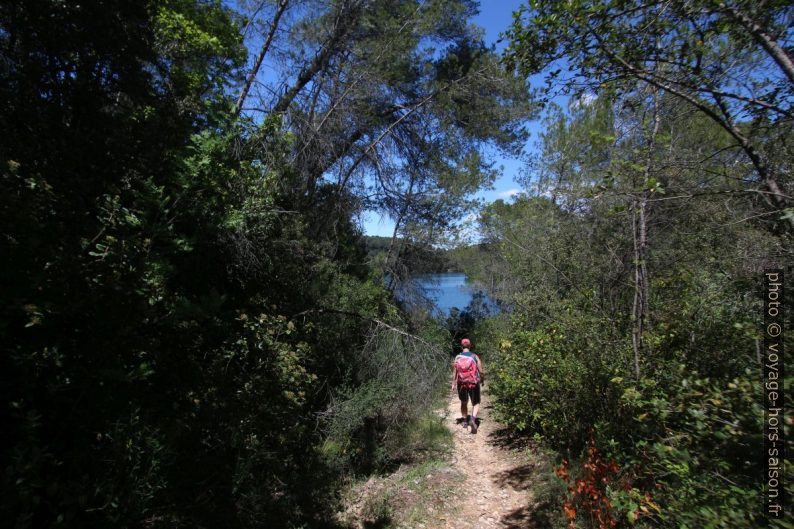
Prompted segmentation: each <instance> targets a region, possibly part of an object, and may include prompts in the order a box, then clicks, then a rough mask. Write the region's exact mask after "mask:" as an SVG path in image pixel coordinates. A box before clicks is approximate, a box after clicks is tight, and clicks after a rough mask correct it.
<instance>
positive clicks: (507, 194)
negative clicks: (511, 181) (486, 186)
mask: <svg viewBox="0 0 794 529" xmlns="http://www.w3.org/2000/svg"><path fill="white" fill-rule="evenodd" d="M519 193H521V190H520V189H508V190H507V191H502V192H501V193H499V194H498V195H497V196H498V197H499V198H512V197H514V196H516V195H517V194H519Z"/></svg>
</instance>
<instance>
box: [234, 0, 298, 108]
mask: <svg viewBox="0 0 794 529" xmlns="http://www.w3.org/2000/svg"><path fill="white" fill-rule="evenodd" d="M287 2H288V0H280V1H279V3H278V6H277V7H276V13H275V14H274V15H273V21H272V22H271V23H270V30H269V31H268V33H267V37H266V38H265V42H264V44H262V48H261V49H260V50H259V55H257V57H256V61H255V62H254V67H253V68H251V71H250V72H249V73H248V76H247V77H246V79H245V84H244V85H243V89H242V91H241V92H240V97H238V98H237V103H236V104H235V105H234V113H235V115H238V116H239V115H240V111H242V109H243V103H245V99H246V98H247V97H248V92H249V91H250V90H251V86H252V85H253V84H254V80H255V79H256V75H257V74H258V73H259V68H260V67H261V66H262V61H263V60H264V59H265V55H267V52H268V50H269V49H270V44H271V43H272V42H273V37H274V36H275V34H276V28H277V27H278V21H279V19H281V15H283V14H284V10H285V9H286V8H287Z"/></svg>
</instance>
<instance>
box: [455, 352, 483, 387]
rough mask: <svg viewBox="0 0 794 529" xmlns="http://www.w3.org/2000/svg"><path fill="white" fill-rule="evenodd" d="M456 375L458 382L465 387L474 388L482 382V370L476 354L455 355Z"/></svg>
mask: <svg viewBox="0 0 794 529" xmlns="http://www.w3.org/2000/svg"><path fill="white" fill-rule="evenodd" d="M455 375H456V379H457V381H458V383H459V384H460V386H461V387H462V388H464V389H472V388H475V387H477V384H479V383H480V370H479V369H478V367H477V360H475V359H474V356H466V355H462V354H459V355H458V356H456V357H455Z"/></svg>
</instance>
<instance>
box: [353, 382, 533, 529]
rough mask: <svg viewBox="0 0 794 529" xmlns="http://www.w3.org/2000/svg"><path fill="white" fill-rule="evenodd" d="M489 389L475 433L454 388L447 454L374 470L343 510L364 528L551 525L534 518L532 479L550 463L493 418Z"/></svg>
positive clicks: (447, 417)
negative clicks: (383, 473)
mask: <svg viewBox="0 0 794 529" xmlns="http://www.w3.org/2000/svg"><path fill="white" fill-rule="evenodd" d="M490 412H491V408H490V405H489V401H488V395H487V392H486V391H483V396H482V403H481V406H480V415H479V419H480V426H479V429H478V431H477V433H476V434H473V433H471V431H470V429H469V428H467V427H464V426H463V425H462V423H461V420H460V402H459V401H458V398H457V395H456V394H455V393H450V396H449V400H448V403H447V406H446V408H445V409H441V410H439V419H440V420H441V421H442V423H443V424H444V425H445V426H446V427H447V428H448V429H449V430H450V431H451V432H452V440H453V445H452V449H451V452H450V454H449V456H448V457H447V458H445V460H444V461H435V462H433V463H431V464H425V465H420V466H419V467H415V468H402V469H400V470H399V471H397V472H396V473H394V474H392V475H391V476H388V477H385V478H372V479H370V480H369V481H367V482H366V483H363V484H361V485H360V486H359V487H357V488H356V489H355V490H354V491H352V495H351V499H352V502H351V504H349V508H348V510H347V513H346V516H345V517H344V518H345V522H346V524H345V525H347V526H351V527H356V528H359V529H368V528H369V529H374V528H384V529H385V528H390V529H392V528H394V529H397V528H406V529H407V528H410V529H518V528H522V529H527V528H542V527H547V525H546V523H544V522H545V520H544V517H543V516H540V517H538V519H536V517H535V516H534V515H535V509H534V505H535V503H536V502H535V499H534V498H533V485H534V484H535V481H536V480H537V479H538V478H539V476H540V475H541V474H542V473H543V472H548V468H543V467H544V466H545V465H544V463H543V462H542V460H541V458H539V457H538V456H536V455H535V454H534V452H533V451H532V449H530V448H529V447H528V446H527V444H526V442H523V443H522V442H521V441H518V440H516V439H515V438H513V437H512V436H511V435H510V434H509V432H508V430H507V429H505V428H504V427H503V426H502V425H500V424H498V423H496V422H495V421H494V420H493V419H492V418H491V414H490Z"/></svg>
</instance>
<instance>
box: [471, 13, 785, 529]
mask: <svg viewBox="0 0 794 529" xmlns="http://www.w3.org/2000/svg"><path fill="white" fill-rule="evenodd" d="M574 7H575V6H573V7H572V9H573V8H574ZM538 23H542V22H538ZM544 23H545V22H544ZM683 110H684V109H683V108H682V105H681V103H680V102H677V101H676V100H675V99H674V98H670V97H667V96H664V95H660V94H659V93H657V92H654V91H653V90H651V89H648V88H647V87H643V86H642V85H639V86H633V87H631V90H630V94H623V95H619V96H618V95H615V94H614V93H609V94H606V95H604V96H601V97H599V98H598V99H596V100H592V101H589V102H587V101H583V100H579V101H577V102H576V103H575V104H572V105H571V107H570V108H569V109H568V111H567V112H564V111H562V110H561V109H558V108H554V107H552V108H551V109H550V111H549V114H548V117H547V121H546V122H547V125H548V126H547V128H546V131H545V132H544V133H543V135H542V137H541V142H540V144H539V147H540V148H541V150H542V153H543V155H542V156H539V157H537V158H536V159H534V160H532V161H531V164H532V165H531V166H530V170H531V172H530V176H531V178H527V179H525V181H524V182H523V184H524V186H525V189H526V191H527V195H526V196H523V197H519V198H517V199H516V200H515V201H514V202H513V203H504V202H499V201H497V202H495V203H493V204H492V205H490V206H489V207H487V208H486V209H485V211H484V212H483V214H482V227H483V228H484V230H485V233H486V240H485V241H484V244H483V245H482V246H483V247H487V248H488V249H489V250H491V252H492V253H491V254H490V255H487V254H485V255H481V257H480V258H471V259H470V261H469V263H467V264H468V266H469V267H470V268H471V269H472V275H473V276H474V277H475V278H476V279H477V280H478V281H479V282H480V283H481V284H485V285H490V287H489V295H491V296H492V297H494V298H496V299H497V300H499V301H500V302H502V305H503V306H505V307H511V308H512V309H513V310H512V314H511V316H510V319H509V320H508V319H507V318H505V317H504V316H502V317H500V318H499V319H498V320H495V321H493V322H489V323H488V324H487V325H482V324H481V325H480V327H481V328H482V329H483V331H484V332H485V335H486V340H487V342H488V343H489V344H490V348H491V349H493V348H494V347H498V348H499V354H498V355H495V358H494V360H492V361H491V363H490V364H489V365H490V374H491V377H490V383H491V391H492V395H493V396H494V397H495V402H494V409H495V411H496V412H497V414H498V415H499V417H500V418H502V419H503V420H504V421H505V422H507V423H508V424H510V425H511V426H512V427H514V428H515V429H517V430H519V431H521V432H524V433H525V434H527V435H532V436H535V437H536V438H538V439H539V440H541V441H542V442H543V443H544V444H545V445H546V446H548V447H550V448H551V449H553V450H555V451H556V452H558V453H559V454H560V455H561V456H564V457H566V458H567V459H568V460H570V465H567V464H566V465H564V467H563V468H564V470H565V472H562V471H560V472H562V473H563V474H564V475H567V474H566V473H567V472H568V470H569V469H570V477H571V478H573V480H572V481H571V482H570V485H571V486H572V487H573V490H570V489H569V491H568V493H567V494H566V495H565V501H566V503H564V504H562V500H563V497H561V498H559V501H560V503H561V505H560V507H564V512H565V514H566V516H567V517H568V519H569V521H571V522H575V523H577V524H581V526H583V527H607V526H609V524H610V523H611V520H615V521H616V523H618V526H620V524H621V523H622V524H624V525H626V526H628V525H632V526H638V527H676V528H679V527H754V526H757V525H759V523H760V522H761V520H762V517H763V503H762V501H761V500H760V498H761V497H762V493H763V487H764V480H763V475H762V474H763V472H762V467H761V455H762V454H761V452H762V451H763V446H764V445H763V438H762V436H761V432H762V429H761V428H762V422H761V421H762V417H763V414H762V409H761V404H762V402H761V396H762V391H761V380H760V368H761V365H760V363H759V360H760V358H759V356H758V355H759V353H758V352H757V348H759V347H760V342H759V339H760V335H759V329H760V328H761V317H762V309H761V304H760V300H759V299H758V297H757V295H756V293H757V292H758V288H759V286H760V284H761V281H762V277H763V276H762V271H763V269H764V268H768V267H769V266H781V265H782V263H784V262H786V260H787V259H789V258H790V256H791V237H790V234H789V233H788V232H786V231H785V230H781V225H780V224H779V223H778V222H777V221H771V222H766V221H762V220H757V221H756V220H753V219H756V218H765V217H766V216H767V214H768V212H765V211H764V208H765V207H766V206H767V205H765V204H761V203H759V202H757V201H755V200H754V199H753V198H752V197H751V195H752V194H755V193H756V191H757V190H756V187H755V184H754V183H753V182H751V181H749V180H746V179H744V178H743V177H742V176H739V175H740V174H741V175H746V172H744V171H740V172H734V171H736V169H737V166H736V165H731V162H729V160H728V159H726V158H723V157H722V156H723V154H724V153H725V149H729V148H730V138H729V136H728V135H727V134H726V133H725V131H724V130H721V129H720V128H719V127H718V126H716V125H715V124H714V123H712V122H709V120H707V119H704V118H703V117H702V116H698V115H692V114H691V113H688V112H684V111H683ZM654 131H656V132H654ZM669 153H675V157H676V161H675V162H672V161H670V159H669ZM684 160H687V161H686V162H684ZM734 160H735V158H734ZM685 166H686V167H685ZM704 174H714V175H720V177H719V178H717V179H714V180H712V179H708V178H704V177H703V175H704ZM716 196H721V197H723V198H721V199H719V200H715V199H714V198H715V197H716ZM684 197H686V199H684ZM729 197H730V198H729ZM728 203H730V204H731V208H732V210H731V212H730V213H728V211H727V210H726V209H725V208H724V206H725V205H726V204H728ZM640 226H641V229H640V228H639V227H640ZM642 245H644V246H643V253H642V254H640V253H639V249H640V247H641V246H642ZM772 263H774V265H772ZM643 276H644V277H647V278H648V281H647V283H643V282H642V281H641V280H640V279H639V278H640V277H643ZM639 299H643V300H644V301H645V302H647V304H648V305H647V310H646V311H645V312H642V311H638V310H637V306H638V300H639ZM640 317H641V318H642V319H643V320H642V321H643V323H644V326H643V327H641V328H640V330H638V322H639V321H640ZM635 362H636V363H635ZM788 383H789V384H790V381H789V382H788ZM591 435H592V436H593V439H594V444H593V445H592V446H591V447H586V446H585V443H586V442H587V440H588V439H589V438H590V436H591ZM591 451H593V453H600V454H602V455H601V456H600V457H602V461H611V460H612V459H614V460H615V462H616V465H617V468H619V470H616V471H615V475H614V476H612V475H611V474H610V477H609V480H608V481H609V486H607V485H606V484H605V483H606V482H604V481H600V480H599V479H596V478H595V477H594V474H593V472H592V468H593V467H592V465H593V462H592V457H591V455H590V452H591ZM612 468H613V469H614V468H615V467H612ZM610 472H612V471H610ZM786 472H787V474H790V473H791V470H790V468H789V469H787V471H786ZM580 482H581V483H580ZM588 487H592V492H593V494H595V498H593V497H592V495H591V496H589V498H590V499H588V496H587V495H586V494H583V491H585V490H587V489H588ZM605 498H606V499H608V500H609V501H608V502H605V501H603V500H604V499H605ZM591 500H593V501H591ZM595 500H598V501H595ZM561 510H563V509H561ZM577 526H578V525H577Z"/></svg>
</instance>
